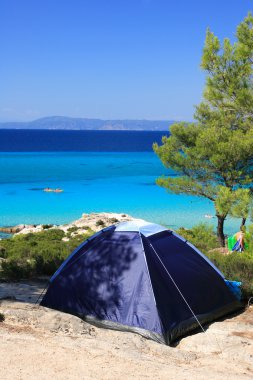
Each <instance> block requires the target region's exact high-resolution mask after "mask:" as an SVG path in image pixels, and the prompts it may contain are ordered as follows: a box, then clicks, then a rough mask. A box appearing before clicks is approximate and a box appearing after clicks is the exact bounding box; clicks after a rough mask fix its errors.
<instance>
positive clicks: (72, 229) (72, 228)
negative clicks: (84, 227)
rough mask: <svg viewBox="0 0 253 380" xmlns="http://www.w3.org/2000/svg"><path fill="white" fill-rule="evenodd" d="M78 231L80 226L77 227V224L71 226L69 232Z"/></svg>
mask: <svg viewBox="0 0 253 380" xmlns="http://www.w3.org/2000/svg"><path fill="white" fill-rule="evenodd" d="M76 231H78V227H77V226H73V227H70V228H69V229H68V232H70V233H72V232H76Z"/></svg>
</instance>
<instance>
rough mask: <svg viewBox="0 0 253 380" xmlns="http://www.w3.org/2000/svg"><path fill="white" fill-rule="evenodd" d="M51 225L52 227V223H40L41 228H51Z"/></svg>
mask: <svg viewBox="0 0 253 380" xmlns="http://www.w3.org/2000/svg"><path fill="white" fill-rule="evenodd" d="M51 227H53V225H52V224H42V228H43V230H47V229H48V228H51Z"/></svg>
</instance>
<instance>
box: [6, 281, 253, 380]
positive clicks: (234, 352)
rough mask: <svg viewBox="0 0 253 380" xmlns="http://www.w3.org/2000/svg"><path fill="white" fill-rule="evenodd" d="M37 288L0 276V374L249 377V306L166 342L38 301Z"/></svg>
mask: <svg viewBox="0 0 253 380" xmlns="http://www.w3.org/2000/svg"><path fill="white" fill-rule="evenodd" d="M43 287H44V284H43V283H32V282H30V283H23V284H20V283H19V284H7V283H0V299H1V300H0V312H2V313H4V315H5V321H4V322H0V342H1V344H0V358H1V364H0V379H1V380H4V379H79V380H80V379H92V380H94V379H99V380H100V379H104V380H107V379H108V380H109V379H110V380H111V379H137V380H138V379H187V380H188V379H191V378H192V379H229V380H233V379H252V378H253V307H250V308H248V309H247V310H246V311H245V312H243V313H241V314H239V315H237V316H234V317H231V318H228V319H225V320H223V321H220V322H215V323H213V324H212V325H211V326H209V328H208V330H207V332H206V333H205V334H204V333H198V334H195V335H192V336H190V337H187V338H184V339H182V340H181V341H180V342H179V344H178V345H177V346H176V347H167V346H164V345H160V344H158V343H155V342H152V341H149V340H147V339H144V338H142V337H141V336H139V335H137V334H133V333H125V332H117V331H111V330H105V329H98V328H95V327H93V326H91V325H89V324H87V323H85V322H83V321H82V320H81V319H79V318H77V317H74V316H71V315H68V314H64V313H60V312H57V311H54V310H50V309H47V308H43V307H41V306H38V305H36V304H35V302H36V300H37V298H38V295H39V294H40V292H41V291H42V289H43ZM14 297H15V299H14Z"/></svg>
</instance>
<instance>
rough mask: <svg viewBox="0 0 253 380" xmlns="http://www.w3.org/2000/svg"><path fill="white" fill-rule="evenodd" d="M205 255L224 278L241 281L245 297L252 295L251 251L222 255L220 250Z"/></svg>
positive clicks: (252, 256) (252, 265) (252, 260)
mask: <svg viewBox="0 0 253 380" xmlns="http://www.w3.org/2000/svg"><path fill="white" fill-rule="evenodd" d="M207 256H208V257H209V259H210V260H211V261H212V262H213V263H214V264H215V265H216V266H217V268H219V269H220V271H221V272H222V273H223V274H224V276H225V277H226V279H228V280H233V281H240V282H242V291H243V297H244V298H245V299H247V298H249V297H252V296H253V255H252V254H251V253H246V252H243V253H238V252H233V253H230V254H228V255H222V254H221V253H220V252H211V253H208V254H207Z"/></svg>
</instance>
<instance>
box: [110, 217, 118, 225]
mask: <svg viewBox="0 0 253 380" xmlns="http://www.w3.org/2000/svg"><path fill="white" fill-rule="evenodd" d="M108 222H109V223H112V224H113V223H118V222H119V219H117V218H109V219H108Z"/></svg>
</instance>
